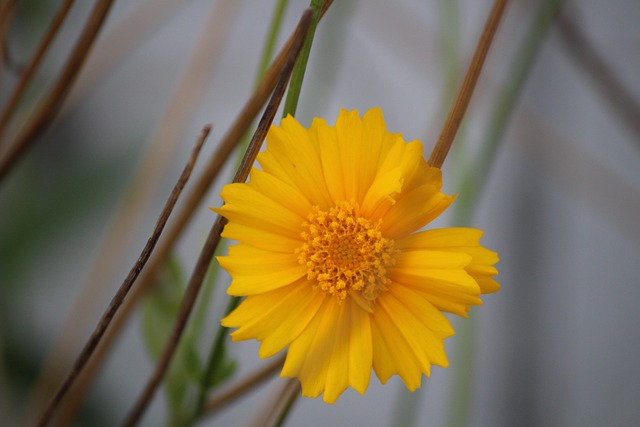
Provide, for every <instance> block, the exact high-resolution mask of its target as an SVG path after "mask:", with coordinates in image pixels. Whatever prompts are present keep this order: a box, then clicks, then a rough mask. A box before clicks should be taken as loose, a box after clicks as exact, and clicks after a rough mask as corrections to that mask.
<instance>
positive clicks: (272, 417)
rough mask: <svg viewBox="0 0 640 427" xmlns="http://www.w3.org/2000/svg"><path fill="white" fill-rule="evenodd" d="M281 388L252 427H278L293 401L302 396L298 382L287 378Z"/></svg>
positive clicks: (262, 409) (263, 408) (259, 413)
mask: <svg viewBox="0 0 640 427" xmlns="http://www.w3.org/2000/svg"><path fill="white" fill-rule="evenodd" d="M280 387H281V389H280V392H279V393H277V394H275V396H274V397H273V398H272V399H269V400H268V402H267V403H266V404H265V405H264V406H263V407H262V408H261V410H260V411H259V412H258V416H257V417H256V418H255V419H254V420H253V422H252V423H251V424H250V425H251V427H265V426H277V425H279V424H281V423H282V421H283V419H284V416H286V414H288V412H289V409H291V405H292V404H293V401H294V400H295V398H296V397H297V396H298V395H299V394H300V385H299V382H298V380H295V379H291V378H287V379H286V380H285V381H283V382H281V385H280Z"/></svg>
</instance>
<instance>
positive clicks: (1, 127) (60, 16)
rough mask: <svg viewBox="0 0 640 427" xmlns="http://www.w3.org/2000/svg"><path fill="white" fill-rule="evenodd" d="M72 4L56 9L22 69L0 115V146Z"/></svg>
mask: <svg viewBox="0 0 640 427" xmlns="http://www.w3.org/2000/svg"><path fill="white" fill-rule="evenodd" d="M73 2H74V0H65V1H64V3H62V4H61V5H60V7H59V8H58V11H57V12H56V14H55V16H54V17H53V20H52V21H51V25H50V26H49V28H48V29H47V31H46V33H45V34H44V36H43V37H42V41H41V42H40V45H39V46H38V48H37V49H36V52H35V54H34V55H33V58H31V61H29V63H28V64H27V66H26V68H25V69H24V71H23V73H22V75H21V76H20V80H19V81H18V84H17V85H16V87H15V88H14V90H13V92H12V93H11V96H10V97H9V100H8V101H7V104H6V105H5V107H4V109H3V110H2V114H1V115H0V145H2V142H3V137H2V136H3V135H4V134H5V132H6V129H7V125H8V124H9V120H10V119H11V116H12V115H13V113H14V111H15V108H16V106H17V105H18V101H20V99H21V98H22V95H23V94H24V91H25V90H26V88H27V86H28V85H29V83H30V82H31V79H32V78H33V76H34V74H35V72H36V70H37V69H38V66H39V65H40V63H41V62H42V59H43V58H44V55H45V54H46V53H47V51H48V50H49V47H50V46H51V43H52V42H53V39H54V38H55V37H56V35H57V34H58V30H60V27H61V26H62V23H63V22H64V20H65V18H66V17H67V15H68V13H69V10H70V9H71V6H73Z"/></svg>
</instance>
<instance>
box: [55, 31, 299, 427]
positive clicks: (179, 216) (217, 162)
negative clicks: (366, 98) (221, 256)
mask: <svg viewBox="0 0 640 427" xmlns="http://www.w3.org/2000/svg"><path fill="white" fill-rule="evenodd" d="M294 36H295V34H292V36H291V37H290V38H289V40H288V41H287V43H286V44H285V46H284V47H283V48H282V49H281V51H280V53H279V54H278V56H277V57H276V59H275V60H274V61H273V63H272V64H271V66H270V67H269V70H268V71H267V73H266V74H265V76H264V78H263V79H262V82H261V83H260V84H259V85H258V87H257V88H256V89H255V91H254V93H253V95H252V96H251V98H250V99H249V100H248V101H247V102H246V104H245V106H244V107H243V109H242V110H241V112H240V113H239V114H238V116H237V118H236V120H235V121H234V123H233V124H232V126H231V128H230V129H229V131H227V133H226V134H225V136H224V137H223V138H222V140H221V141H220V143H219V144H218V146H217V149H216V151H215V153H214V154H213V155H212V156H211V158H210V159H209V161H208V163H207V165H206V166H205V167H204V170H203V171H202V172H201V175H200V176H199V177H198V179H197V180H196V182H195V183H194V184H192V185H191V187H192V189H191V191H190V193H189V194H188V195H186V196H185V198H184V200H183V202H182V204H181V208H180V210H179V212H177V213H176V214H175V215H174V219H173V220H172V222H171V224H170V226H169V228H168V229H167V231H166V232H165V233H163V236H162V239H161V241H160V242H159V244H158V247H157V248H156V250H155V251H154V254H153V256H152V257H151V259H150V260H149V262H148V264H147V266H146V267H145V269H144V271H143V272H142V274H141V276H140V278H139V280H137V281H136V284H135V286H134V287H133V289H132V290H131V292H130V293H129V296H128V297H127V299H126V300H125V302H124V304H123V305H122V307H121V308H120V310H119V312H118V314H117V315H116V317H115V318H114V320H113V322H112V324H111V327H110V328H109V329H108V330H107V332H106V334H105V336H104V338H103V339H102V341H101V343H100V345H99V346H98V348H97V349H96V353H95V354H94V356H93V357H92V358H91V360H90V361H89V364H88V366H87V368H86V369H85V370H84V371H83V373H82V375H81V377H80V378H79V380H78V381H77V382H76V384H75V385H74V387H73V391H72V393H70V396H69V400H70V402H69V403H67V404H66V405H65V407H64V408H62V410H61V414H60V416H59V417H58V420H57V425H60V426H64V425H68V423H69V422H70V421H71V418H72V416H73V413H74V412H75V411H76V409H77V407H78V405H79V403H80V401H81V399H82V397H83V396H84V395H85V394H86V393H85V391H86V389H87V388H88V386H89V384H90V382H91V380H92V379H93V377H94V376H95V374H96V372H97V371H98V369H99V367H100V366H101V364H102V362H103V361H104V359H105V357H106V355H107V353H108V351H109V350H110V348H111V346H112V344H113V342H114V340H115V339H116V338H117V336H118V334H119V333H120V331H121V330H122V327H123V326H124V325H125V324H126V321H127V319H128V318H129V316H130V315H131V313H132V312H133V309H134V308H135V305H136V303H137V302H138V300H139V299H140V297H141V296H142V295H143V294H144V292H146V291H147V290H148V288H149V287H150V286H151V285H152V283H153V280H154V278H155V275H156V273H157V271H158V270H159V268H160V267H161V266H162V265H163V264H164V261H165V259H166V257H167V256H168V255H169V253H170V251H171V249H172V248H173V246H174V245H175V243H176V242H177V240H178V238H179V237H180V235H181V234H182V231H183V230H184V228H185V227H186V225H187V224H188V222H189V220H190V219H191V217H192V216H193V214H194V213H195V211H196V209H197V207H198V205H199V204H200V203H201V202H202V199H203V198H204V196H205V194H206V193H207V191H208V190H209V188H210V187H211V186H212V185H213V183H214V182H215V180H216V177H217V175H218V174H219V172H220V170H221V169H222V167H223V166H224V164H225V163H226V161H227V159H228V158H229V156H230V155H231V153H232V152H233V149H234V148H235V147H236V146H237V144H238V143H239V142H240V140H241V138H242V136H243V135H244V134H245V132H246V131H247V129H248V128H249V126H250V125H251V123H252V122H253V120H254V119H255V117H256V116H257V114H258V113H259V112H260V109H261V108H262V106H263V105H264V103H265V102H266V100H267V99H268V97H269V95H270V94H271V92H272V91H273V89H274V87H275V85H276V82H277V80H278V76H279V75H280V73H281V72H282V69H283V67H284V65H285V62H286V58H287V55H286V54H287V52H288V51H289V50H290V48H291V45H292V43H293V40H294Z"/></svg>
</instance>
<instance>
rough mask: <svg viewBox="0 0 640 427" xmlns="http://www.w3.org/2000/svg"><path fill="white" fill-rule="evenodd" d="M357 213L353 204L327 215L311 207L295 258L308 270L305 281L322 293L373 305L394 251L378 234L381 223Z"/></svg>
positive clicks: (383, 286)
mask: <svg viewBox="0 0 640 427" xmlns="http://www.w3.org/2000/svg"><path fill="white" fill-rule="evenodd" d="M358 210H359V209H358V205H357V204H356V203H355V202H347V201H345V202H340V203H338V204H337V205H336V206H334V207H332V208H331V209H329V212H325V211H322V210H320V209H319V208H318V207H317V206H316V207H314V208H313V210H312V213H311V214H309V215H308V217H307V221H305V222H304V223H303V232H302V233H301V235H302V238H303V240H304V242H305V243H304V244H303V245H302V246H301V247H300V248H298V249H297V250H296V255H297V257H298V262H300V264H303V265H306V267H307V279H309V280H314V281H315V282H316V283H317V285H315V286H316V287H317V288H319V289H321V290H322V291H324V292H326V293H328V294H330V295H333V296H336V297H337V298H339V300H344V299H345V298H346V297H347V295H350V294H353V293H354V292H355V293H359V294H360V296H362V297H363V298H364V299H365V300H367V301H374V300H375V299H376V298H377V297H378V295H379V294H380V293H381V292H383V291H385V290H386V289H387V285H388V283H389V279H388V278H387V267H388V266H390V265H392V264H393V258H394V254H395V253H396V252H397V250H395V249H394V242H393V240H392V239H388V238H385V237H384V236H383V235H382V233H381V232H380V223H381V220H379V221H377V222H372V221H371V220H369V219H367V218H363V217H362V216H359V215H358Z"/></svg>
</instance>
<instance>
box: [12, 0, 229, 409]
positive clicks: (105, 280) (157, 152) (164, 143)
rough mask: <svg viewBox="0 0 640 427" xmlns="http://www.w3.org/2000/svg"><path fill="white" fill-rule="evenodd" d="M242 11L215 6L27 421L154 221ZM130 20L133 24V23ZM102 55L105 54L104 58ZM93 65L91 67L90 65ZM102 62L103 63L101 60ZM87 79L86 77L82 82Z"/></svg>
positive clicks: (54, 350) (46, 367)
mask: <svg viewBox="0 0 640 427" xmlns="http://www.w3.org/2000/svg"><path fill="white" fill-rule="evenodd" d="M153 2H154V3H153V4H152V3H149V2H148V1H147V2H146V3H144V4H146V5H147V6H148V7H153V6H154V4H155V3H157V0H153ZM153 9H154V10H153V12H150V15H153V14H154V13H157V11H156V10H155V9H156V8H155V7H153ZM236 9H237V2H234V1H232V0H225V1H222V2H214V3H212V5H211V7H210V11H209V18H208V20H207V21H206V22H205V24H206V25H204V26H203V28H202V30H201V31H200V33H201V34H200V36H199V39H198V41H197V44H196V45H195V46H194V49H193V53H192V54H191V55H190V59H189V61H188V62H187V64H186V65H185V67H184V71H183V73H182V75H181V76H180V78H179V79H178V81H177V83H176V85H175V87H174V88H173V90H172V96H171V99H170V101H169V102H168V103H167V107H166V108H165V111H164V113H163V115H162V117H161V118H160V119H159V120H158V121H157V125H156V126H155V129H154V130H153V131H152V134H151V135H150V136H149V141H148V143H147V144H146V145H145V151H144V152H143V153H142V154H141V155H140V159H141V160H140V161H139V164H138V166H137V167H136V168H135V172H134V174H133V176H132V178H131V180H130V183H129V184H128V186H127V189H126V190H125V192H124V196H123V197H122V198H121V201H120V202H119V205H118V206H117V208H116V209H115V211H114V213H113V215H112V218H111V221H110V225H109V227H108V230H107V231H106V233H105V238H104V239H103V241H102V243H101V244H100V247H99V249H98V253H97V255H96V256H95V258H94V261H93V263H92V265H91V267H90V268H89V272H88V274H87V276H86V277H87V278H86V279H85V281H84V283H83V286H82V287H81V289H80V291H79V292H77V293H76V294H75V295H74V301H73V302H72V303H71V304H70V308H69V310H68V314H67V316H66V319H65V320H64V322H63V324H62V326H61V328H60V333H59V334H58V336H57V337H56V338H55V340H54V341H53V345H52V346H51V348H50V350H49V352H48V353H47V355H46V356H45V358H44V360H43V362H42V364H41V369H40V374H39V377H38V380H37V381H36V383H35V386H34V387H33V388H32V391H31V396H30V402H29V404H28V405H27V408H26V410H25V416H24V418H25V419H28V418H29V416H33V415H34V414H33V412H34V408H36V411H37V408H39V407H40V406H42V405H43V404H44V403H46V402H43V399H44V398H48V397H49V395H50V394H51V393H52V392H53V388H54V387H55V386H57V383H58V382H59V381H60V375H61V374H60V373H61V372H64V371H65V370H66V369H67V366H68V365H69V363H70V362H71V360H72V359H71V357H73V356H75V352H76V351H77V350H76V349H79V348H80V347H81V345H82V343H83V340H85V339H86V335H87V334H88V333H89V330H88V328H87V327H86V325H91V323H92V321H93V320H92V316H93V315H94V313H96V312H100V310H101V309H102V307H101V306H100V305H99V304H100V303H101V301H103V300H104V294H105V292H106V291H107V290H108V289H109V288H110V285H111V283H113V282H114V281H115V278H114V272H116V271H120V268H121V266H122V265H123V263H124V262H125V261H126V258H125V257H126V255H127V252H128V251H127V249H128V248H129V247H130V246H131V241H132V240H133V238H134V236H135V233H134V231H135V230H136V229H137V228H139V227H140V224H141V223H142V221H143V219H144V218H146V217H147V216H148V210H149V206H150V205H151V202H152V200H153V199H154V197H155V196H156V194H157V193H158V185H159V183H161V182H162V177H163V176H164V175H165V173H166V170H167V165H168V164H169V163H170V162H171V161H172V160H173V159H174V158H175V151H176V149H177V147H178V145H179V142H180V141H181V140H182V139H183V138H182V136H183V134H184V133H185V130H186V129H187V127H188V125H189V122H190V120H191V117H192V116H193V113H194V111H195V109H196V107H197V106H198V105H199V103H200V101H201V98H202V96H203V94H204V91H203V90H202V88H203V87H204V86H205V85H206V83H207V82H208V81H209V80H210V78H211V73H212V69H213V68H214V67H215V65H216V63H217V62H218V60H217V59H218V58H219V53H220V52H222V50H223V45H224V43H223V41H224V39H225V36H226V34H228V30H229V29H230V28H229V27H230V26H231V23H232V22H233V15H234V13H235V11H236ZM134 12H135V13H136V15H137V16H138V17H139V15H140V14H141V11H140V10H139V9H137V8H136V9H135V10H134ZM124 20H125V21H128V22H130V21H129V18H126V19H124ZM130 23H131V22H130ZM119 30H120V31H122V32H123V33H124V34H125V35H130V34H131V32H132V31H125V30H126V27H124V24H121V25H120V26H119ZM112 37H115V36H112ZM120 41H121V44H125V43H122V41H123V40H122V39H120ZM100 45H101V43H98V44H97V45H96V52H100V51H98V50H97V49H99V46H100ZM101 55H102V52H100V55H98V56H101ZM90 62H91V61H90ZM90 62H89V63H88V64H87V65H90ZM97 62H98V63H102V61H101V60H99V61H97ZM81 80H82V77H81V78H80V79H79V82H80V81H81ZM72 92H73V91H72ZM70 96H72V94H71V95H70ZM165 234H166V233H165ZM163 239H164V237H163ZM159 246H161V243H160V244H159ZM156 251H157V249H156ZM146 269H148V266H147V267H146V268H145V270H146ZM114 326H115V325H114ZM78 397H80V396H77V397H76V396H74V397H73V399H72V400H71V401H70V403H73V401H74V400H75V399H76V398H78ZM71 406H75V405H71ZM68 409H71V407H70V406H65V410H64V411H65V412H66V411H67V410H68ZM36 413H37V412H36Z"/></svg>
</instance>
